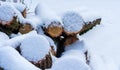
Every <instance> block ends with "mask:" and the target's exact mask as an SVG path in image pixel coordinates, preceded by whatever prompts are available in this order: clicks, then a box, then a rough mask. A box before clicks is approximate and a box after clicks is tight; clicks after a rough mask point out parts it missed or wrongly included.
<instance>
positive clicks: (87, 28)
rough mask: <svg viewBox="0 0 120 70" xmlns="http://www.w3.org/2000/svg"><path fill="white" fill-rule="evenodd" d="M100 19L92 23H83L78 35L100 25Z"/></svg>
mask: <svg viewBox="0 0 120 70" xmlns="http://www.w3.org/2000/svg"><path fill="white" fill-rule="evenodd" d="M100 22H101V18H98V19H95V20H94V21H91V22H85V23H86V24H85V25H84V26H83V28H82V29H81V30H80V33H79V34H80V35H82V34H84V33H86V32H87V31H89V30H90V29H92V28H93V27H94V26H96V25H98V24H100Z"/></svg>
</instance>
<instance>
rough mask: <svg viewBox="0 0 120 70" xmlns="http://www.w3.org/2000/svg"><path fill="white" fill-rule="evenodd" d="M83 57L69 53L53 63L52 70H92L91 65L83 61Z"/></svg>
mask: <svg viewBox="0 0 120 70" xmlns="http://www.w3.org/2000/svg"><path fill="white" fill-rule="evenodd" d="M81 57H83V56H81ZM81 57H79V58H76V57H74V56H67V55H66V56H64V57H61V58H59V59H57V60H56V62H54V63H53V66H52V70H90V68H89V66H88V65H87V64H86V63H84V62H83V61H81V59H80V58H81Z"/></svg>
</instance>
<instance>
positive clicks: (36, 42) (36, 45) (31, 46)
mask: <svg viewBox="0 0 120 70" xmlns="http://www.w3.org/2000/svg"><path fill="white" fill-rule="evenodd" d="M20 48H21V54H22V56H24V57H25V58H26V59H27V60H29V61H34V62H38V61H39V60H41V59H43V58H44V57H45V55H47V54H48V53H49V50H50V44H49V42H48V41H47V39H46V38H45V37H44V36H42V35H35V36H30V37H27V38H25V39H24V40H23V41H22V42H21V46H20ZM28 53H29V54H28Z"/></svg>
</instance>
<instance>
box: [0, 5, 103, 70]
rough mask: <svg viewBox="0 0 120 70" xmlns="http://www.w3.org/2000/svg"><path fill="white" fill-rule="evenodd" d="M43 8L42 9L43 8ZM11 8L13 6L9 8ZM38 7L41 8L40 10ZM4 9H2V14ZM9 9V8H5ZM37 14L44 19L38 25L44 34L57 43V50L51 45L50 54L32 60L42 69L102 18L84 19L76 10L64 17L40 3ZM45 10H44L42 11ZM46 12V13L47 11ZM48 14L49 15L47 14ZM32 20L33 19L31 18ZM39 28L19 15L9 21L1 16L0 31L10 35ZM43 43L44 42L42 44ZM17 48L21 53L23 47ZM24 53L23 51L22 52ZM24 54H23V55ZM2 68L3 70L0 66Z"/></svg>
mask: <svg viewBox="0 0 120 70" xmlns="http://www.w3.org/2000/svg"><path fill="white" fill-rule="evenodd" d="M3 7H5V6H0V8H3ZM41 8H42V9H41ZM9 9H11V8H9ZM38 9H40V10H39V11H38ZM2 11H3V10H0V14H1V12H2ZM5 11H9V10H5ZM36 11H37V12H36V15H39V17H38V18H39V19H40V20H42V24H41V25H39V26H38V27H39V28H41V29H42V31H43V32H44V33H43V35H45V36H48V37H50V38H51V39H52V40H53V41H54V43H55V45H56V46H57V51H54V48H53V47H52V46H51V49H50V51H48V54H46V56H45V57H44V58H43V59H42V60H39V61H38V62H34V61H30V62H31V63H32V64H34V65H35V66H37V67H39V68H41V69H42V70H45V69H46V68H51V66H52V57H51V53H52V56H56V57H60V56H61V55H62V53H63V52H64V51H65V50H64V48H65V47H66V46H68V45H70V44H73V43H74V42H76V41H77V40H79V39H78V37H77V35H82V34H84V33H85V32H87V31H88V30H90V29H91V28H93V27H94V26H96V25H97V24H100V22H101V18H96V19H94V20H93V21H89V22H87V21H84V19H83V18H82V16H81V15H80V14H79V13H77V12H75V11H67V12H65V13H63V15H62V17H59V16H56V15H53V14H54V13H52V15H51V13H50V14H49V13H48V12H50V11H46V10H43V7H41V6H40V5H38V6H37V7H36ZM41 11H43V12H44V13H43V12H41ZM45 12H46V13H45ZM11 13H14V12H12V11H11V12H7V13H3V15H7V14H11ZM20 13H21V14H22V16H23V17H24V19H25V17H26V8H24V10H23V11H22V12H20ZM46 14H47V15H46ZM31 20H32V19H31ZM39 28H34V27H33V26H32V24H31V23H25V24H23V23H21V22H20V21H19V19H18V16H15V15H13V16H12V18H11V19H10V20H9V21H7V20H3V19H2V18H1V17H0V31H1V32H4V33H6V34H8V35H11V34H13V33H15V34H17V33H19V32H20V33H21V34H27V33H29V32H30V31H32V30H37V29H39ZM41 45H42V44H41ZM17 50H18V51H19V52H20V53H21V49H20V48H17ZM21 55H22V53H21ZM22 56H23V55H22ZM0 70H3V69H2V68H0Z"/></svg>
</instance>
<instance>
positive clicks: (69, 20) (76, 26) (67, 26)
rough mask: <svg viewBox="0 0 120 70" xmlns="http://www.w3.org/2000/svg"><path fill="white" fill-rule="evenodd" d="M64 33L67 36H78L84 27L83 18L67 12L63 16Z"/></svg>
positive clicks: (75, 13) (72, 12) (77, 14)
mask: <svg viewBox="0 0 120 70" xmlns="http://www.w3.org/2000/svg"><path fill="white" fill-rule="evenodd" d="M62 22H63V24H64V32H65V34H67V35H74V34H78V33H79V32H80V30H81V29H82V27H83V25H84V20H83V18H82V16H81V15H80V14H79V13H77V12H75V11H67V12H65V13H64V14H63V16H62Z"/></svg>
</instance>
